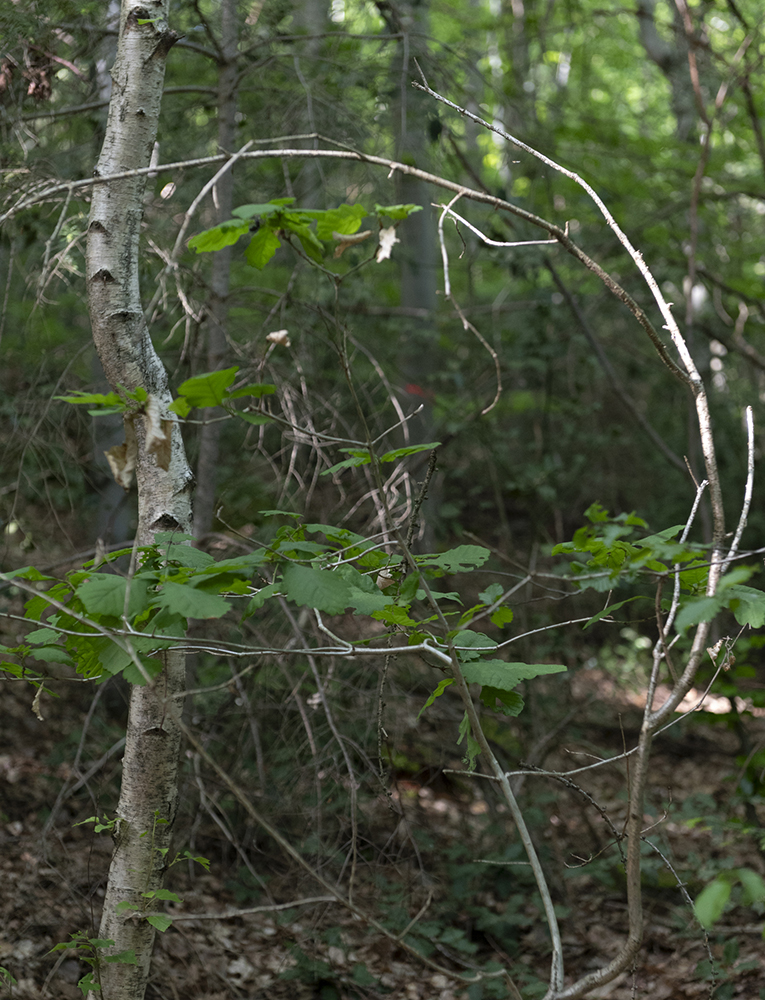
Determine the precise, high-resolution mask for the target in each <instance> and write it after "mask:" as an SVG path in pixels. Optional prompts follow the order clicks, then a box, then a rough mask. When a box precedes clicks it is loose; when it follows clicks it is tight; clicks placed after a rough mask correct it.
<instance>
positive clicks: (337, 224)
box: [305, 203, 368, 240]
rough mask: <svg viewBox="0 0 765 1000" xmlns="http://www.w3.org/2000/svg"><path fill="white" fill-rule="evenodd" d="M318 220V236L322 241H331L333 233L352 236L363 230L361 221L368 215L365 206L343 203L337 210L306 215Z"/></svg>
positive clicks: (332, 209)
mask: <svg viewBox="0 0 765 1000" xmlns="http://www.w3.org/2000/svg"><path fill="white" fill-rule="evenodd" d="M305 214H306V215H310V216H312V217H315V219H316V235H317V236H318V237H319V239H320V240H331V239H332V234H333V233H340V234H342V235H343V236H350V235H352V234H353V233H356V232H358V231H359V229H360V228H361V220H362V219H363V218H364V217H365V216H366V215H368V212H367V210H366V209H365V208H364V206H363V205H359V204H356V205H347V204H345V203H343V204H342V205H338V207H337V208H329V209H327V210H326V211H324V212H318V211H317V212H313V211H309V212H306V213H305Z"/></svg>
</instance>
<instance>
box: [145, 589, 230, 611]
mask: <svg viewBox="0 0 765 1000" xmlns="http://www.w3.org/2000/svg"><path fill="white" fill-rule="evenodd" d="M155 601H156V603H157V604H158V605H159V606H160V607H163V608H166V609H167V610H168V611H170V612H173V613H174V614H178V615H183V617H184V618H222V617H223V615H225V614H226V612H227V611H229V610H230V605H229V603H228V601H226V600H224V599H223V598H222V597H219V596H218V595H217V594H206V593H205V592H204V591H202V590H198V589H197V588H196V587H190V586H189V585H188V584H187V585H184V584H181V583H173V582H172V581H168V582H167V583H164V584H163V585H162V589H161V590H160V591H159V593H158V594H157V596H156V598H155Z"/></svg>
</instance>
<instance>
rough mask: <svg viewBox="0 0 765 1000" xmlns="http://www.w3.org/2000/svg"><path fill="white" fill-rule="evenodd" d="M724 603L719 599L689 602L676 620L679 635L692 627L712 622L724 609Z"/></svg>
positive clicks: (700, 598) (712, 598)
mask: <svg viewBox="0 0 765 1000" xmlns="http://www.w3.org/2000/svg"><path fill="white" fill-rule="evenodd" d="M722 606H723V601H722V600H721V598H719V597H699V598H696V600H693V601H688V603H687V604H686V605H684V606H683V607H682V608H681V609H680V611H679V613H678V616H677V618H676V619H675V628H676V629H677V631H678V632H679V633H681V634H682V633H683V632H685V630H686V629H687V628H688V627H689V626H690V625H698V624H699V623H700V622H709V621H711V620H712V619H713V618H714V616H715V615H716V614H717V612H718V611H719V610H720V608H722Z"/></svg>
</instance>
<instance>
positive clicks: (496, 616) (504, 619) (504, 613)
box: [489, 607, 514, 628]
mask: <svg viewBox="0 0 765 1000" xmlns="http://www.w3.org/2000/svg"><path fill="white" fill-rule="evenodd" d="M513 617H514V615H513V612H512V610H511V609H510V608H505V607H500V608H497V610H496V611H495V612H494V613H493V614H492V615H491V617H490V618H489V621H490V622H491V623H492V625H496V626H497V628H504V626H505V625H509V624H510V622H511V621H512V620H513Z"/></svg>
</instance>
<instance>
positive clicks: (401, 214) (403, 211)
mask: <svg viewBox="0 0 765 1000" xmlns="http://www.w3.org/2000/svg"><path fill="white" fill-rule="evenodd" d="M421 211H422V205H411V204H409V205H375V214H376V215H387V216H388V218H389V219H393V221H394V222H398V221H400V220H401V219H406V218H408V217H409V216H410V215H413V214H414V213H415V212H421Z"/></svg>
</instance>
